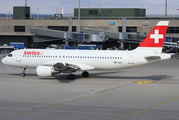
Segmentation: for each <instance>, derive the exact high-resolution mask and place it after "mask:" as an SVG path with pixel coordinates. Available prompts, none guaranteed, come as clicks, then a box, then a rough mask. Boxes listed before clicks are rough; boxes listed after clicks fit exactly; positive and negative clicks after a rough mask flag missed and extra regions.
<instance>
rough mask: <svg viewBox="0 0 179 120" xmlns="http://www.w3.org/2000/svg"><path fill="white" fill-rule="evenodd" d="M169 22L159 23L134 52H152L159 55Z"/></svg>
mask: <svg viewBox="0 0 179 120" xmlns="http://www.w3.org/2000/svg"><path fill="white" fill-rule="evenodd" d="M168 24H169V21H160V22H158V24H157V25H156V26H155V27H154V29H153V30H152V31H151V32H150V34H149V35H148V36H147V37H146V38H145V39H144V41H143V42H142V43H141V44H140V45H139V47H138V48H137V49H136V50H151V51H152V50H153V51H154V52H157V53H161V52H162V48H163V44H164V41H165V35H166V32H167V29H168Z"/></svg>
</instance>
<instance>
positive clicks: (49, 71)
mask: <svg viewBox="0 0 179 120" xmlns="http://www.w3.org/2000/svg"><path fill="white" fill-rule="evenodd" d="M36 72H37V75H38V76H43V77H48V76H53V75H55V74H59V73H61V71H56V70H55V69H54V68H53V67H49V66H37V68H36Z"/></svg>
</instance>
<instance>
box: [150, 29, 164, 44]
mask: <svg viewBox="0 0 179 120" xmlns="http://www.w3.org/2000/svg"><path fill="white" fill-rule="evenodd" d="M150 39H155V41H154V43H159V39H163V34H159V30H155V33H154V34H151V35H150Z"/></svg>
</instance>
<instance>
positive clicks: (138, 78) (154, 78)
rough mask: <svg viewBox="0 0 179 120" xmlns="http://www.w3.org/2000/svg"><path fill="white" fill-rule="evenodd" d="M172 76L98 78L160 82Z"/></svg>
mask: <svg viewBox="0 0 179 120" xmlns="http://www.w3.org/2000/svg"><path fill="white" fill-rule="evenodd" d="M171 77H173V76H168V75H153V76H142V77H140V76H137V77H133V76H99V77H98V78H103V79H119V80H120V79H123V80H128V79H134V80H142V79H149V80H155V81H161V80H164V79H168V78H171Z"/></svg>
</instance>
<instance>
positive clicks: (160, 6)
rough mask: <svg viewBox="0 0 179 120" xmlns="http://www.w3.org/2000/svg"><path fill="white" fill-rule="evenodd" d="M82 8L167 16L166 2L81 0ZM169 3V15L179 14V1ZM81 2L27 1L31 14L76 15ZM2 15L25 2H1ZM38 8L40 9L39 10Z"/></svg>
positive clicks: (12, 0) (68, 0)
mask: <svg viewBox="0 0 179 120" xmlns="http://www.w3.org/2000/svg"><path fill="white" fill-rule="evenodd" d="M80 1H81V3H80V5H81V7H82V8H146V11H147V14H165V0H80ZM167 1H168V14H171V15H173V14H179V10H177V9H179V6H178V2H179V0H167ZM78 3H79V0H27V5H28V6H30V7H31V13H38V14H55V13H56V12H58V13H61V11H62V7H64V10H65V13H74V8H78ZM0 5H1V7H0V13H4V14H8V13H9V12H11V13H13V6H24V5H25V0H0ZM37 8H38V9H37Z"/></svg>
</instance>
